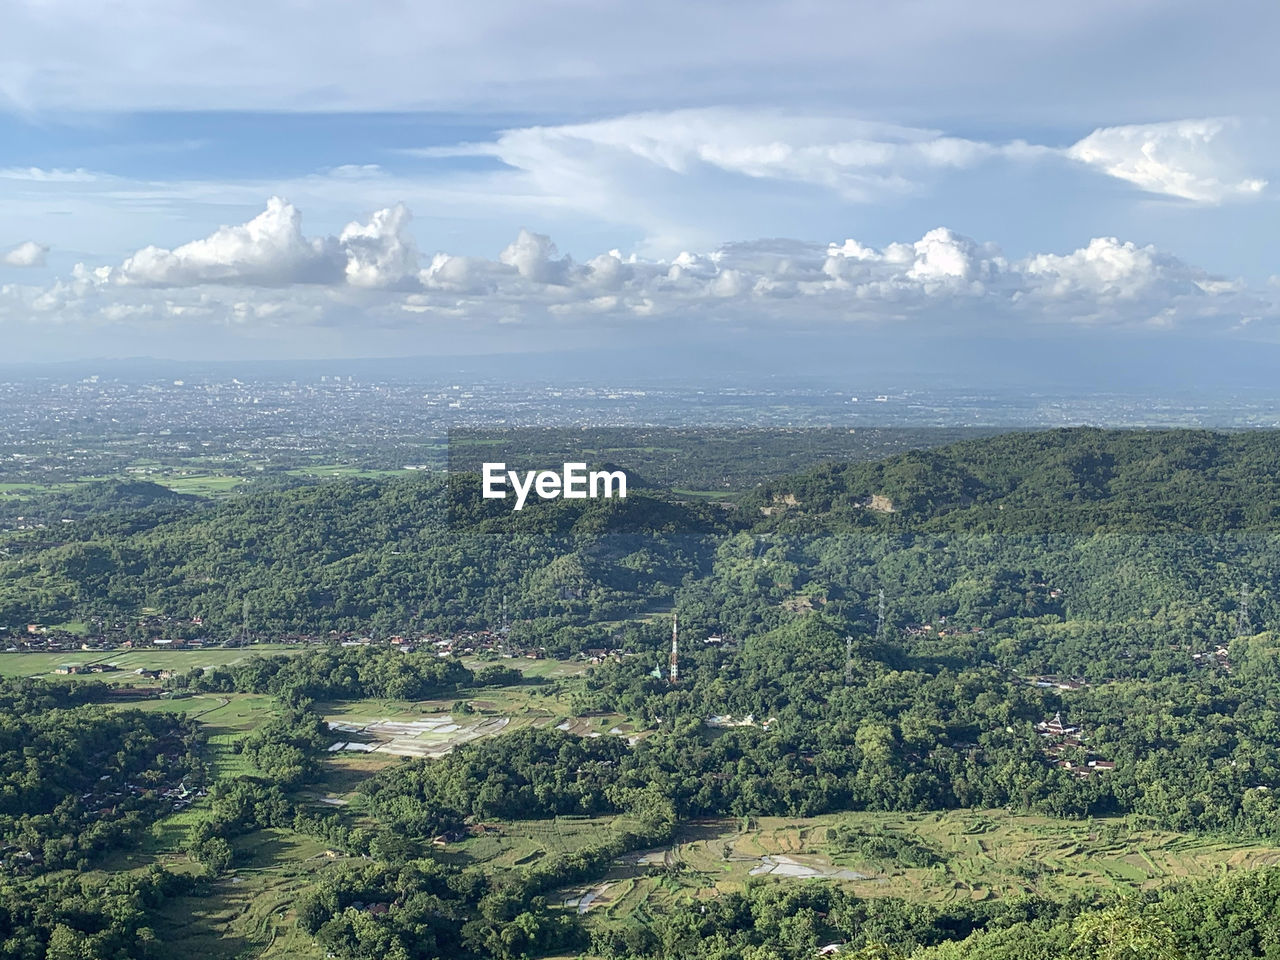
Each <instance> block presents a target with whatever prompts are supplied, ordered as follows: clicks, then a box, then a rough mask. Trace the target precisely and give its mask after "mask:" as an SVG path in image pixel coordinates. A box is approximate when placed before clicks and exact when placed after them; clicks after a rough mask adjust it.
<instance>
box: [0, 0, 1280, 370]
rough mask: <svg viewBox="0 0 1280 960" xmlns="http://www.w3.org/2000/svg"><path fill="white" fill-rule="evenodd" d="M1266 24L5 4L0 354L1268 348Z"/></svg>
mask: <svg viewBox="0 0 1280 960" xmlns="http://www.w3.org/2000/svg"><path fill="white" fill-rule="evenodd" d="M1277 27H1280V8H1277V7H1276V5H1275V4H1273V3H1263V2H1226V3H1219V4H1215V5H1205V4H1202V3H1190V2H1168V0H1162V2H1154V0H1134V2H1130V3H1126V4H1114V3H1100V2H1093V0H1086V2H1079V3H1075V4H1069V5H1046V4H1027V3H1025V2H1019V3H1014V2H1003V0H1001V2H995V0H976V2H971V3H967V4H957V3H952V2H941V0H931V2H925V0H908V2H903V3H897V4H876V5H873V4H867V3H849V2H843V3H836V2H819V0H799V2H792V3H764V2H741V0H740V2H736V3H732V4H730V3H680V4H676V3H667V2H655V3H652V4H644V5H637V4H631V5H626V4H621V3H607V2H585V0H582V2H547V3H542V4H527V3H507V2H491V3H479V4H471V5H459V4H434V3H419V4H408V3H400V2H397V3H391V2H372V3H367V4H363V5H360V6H359V7H355V6H352V5H350V4H347V3H337V2H312V3H307V4H300V3H282V2H258V3H253V4H247V3H227V4H219V5H213V4H205V3H196V2H188V0H171V2H168V3H158V2H140V0H123V2H120V3H116V4H112V5H88V4H84V3H82V2H75V3H73V2H69V0H40V2H36V0H16V2H15V3H13V4H10V7H9V10H8V11H7V12H6V27H5V31H4V34H3V35H2V36H0V343H3V344H4V345H5V347H6V349H5V352H6V353H7V354H8V356H9V357H12V358H14V359H31V360H46V359H48V360H53V359H66V358H72V357H96V356H125V355H138V354H151V355H160V356H175V357H207V356H226V357H236V356H259V355H264V354H265V355H275V356H281V357H289V356H327V355H333V356H343V355H350V356H357V355H361V356H367V355H380V354H394V355H405V354H415V353H422V354H450V353H468V352H486V351H521V350H530V349H539V350H546V349H555V348H557V347H559V346H564V347H568V346H571V345H579V344H582V343H584V342H589V343H593V344H597V343H598V344H602V345H608V344H610V343H615V344H619V345H624V344H626V343H629V342H633V341H637V340H644V339H646V338H652V337H653V336H664V337H679V336H681V335H682V334H688V335H689V336H690V337H692V338H695V339H696V340H697V342H699V343H702V342H705V341H706V340H707V338H708V337H710V338H711V339H712V340H714V339H715V337H716V336H719V335H720V332H721V331H724V332H725V334H726V335H732V336H735V337H740V338H745V339H755V340H758V341H760V342H768V340H769V339H770V338H773V337H776V336H778V335H779V334H780V333H781V334H784V335H799V334H803V335H805V336H812V337H815V338H817V342H822V341H824V340H825V341H827V342H831V343H841V344H844V345H846V346H847V345H848V343H849V342H850V341H851V340H856V339H858V338H865V337H877V338H882V339H888V340H892V339H893V338H900V339H901V340H902V341H903V342H909V341H911V340H912V339H919V338H934V339H937V338H948V337H950V338H966V339H974V338H979V339H980V338H982V337H984V336H990V337H993V338H995V337H998V338H1000V339H1001V341H1002V342H1006V341H1007V340H1008V338H1009V337H1011V336H1013V337H1016V336H1018V335H1020V332H1022V331H1025V332H1026V335H1028V336H1040V335H1044V334H1045V332H1046V331H1049V332H1051V333H1052V334H1053V335H1055V336H1060V337H1070V338H1086V339H1087V338H1097V339H1098V342H1099V344H1100V345H1102V347H1100V348H1103V347H1105V344H1106V342H1107V340H1106V338H1107V337H1108V336H1109V333H1108V332H1109V331H1115V330H1123V331H1125V338H1126V342H1132V334H1134V333H1135V332H1139V333H1141V332H1143V331H1148V332H1149V334H1150V336H1152V337H1159V338H1164V340H1165V341H1168V340H1169V339H1170V338H1177V337H1180V336H1185V337H1186V338H1187V342H1188V343H1191V342H1193V341H1195V340H1198V339H1200V338H1204V337H1211V338H1223V339H1226V340H1230V339H1236V340H1240V341H1241V342H1258V343H1273V342H1274V341H1275V340H1276V339H1277V336H1276V334H1277V330H1278V329H1280V328H1278V327H1277V321H1278V320H1280V309H1278V308H1277V303H1278V302H1280V279H1277V275H1278V274H1280V265H1277V262H1276V255H1275V242H1274V238H1275V224H1276V222H1277V217H1276V214H1277V206H1276V195H1277V194H1276V191H1277V189H1280V171H1277V169H1276V167H1277V165H1278V162H1277V160H1276V151H1275V145H1276V128H1275V123H1276V117H1275V115H1274V114H1275V111H1276V108H1275V103H1277V102H1280V97H1278V96H1277V94H1280V90H1277V86H1280V82H1278V81H1277V79H1276V76H1275V72H1274V70H1273V69H1271V68H1270V67H1269V64H1270V61H1271V57H1272V47H1273V45H1274V39H1275V38H1276V36H1277V35H1278V33H1280V31H1278V30H1277ZM690 342H693V340H691V341H690ZM700 349H701V348H700Z"/></svg>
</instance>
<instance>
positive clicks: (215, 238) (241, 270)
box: [110, 197, 343, 287]
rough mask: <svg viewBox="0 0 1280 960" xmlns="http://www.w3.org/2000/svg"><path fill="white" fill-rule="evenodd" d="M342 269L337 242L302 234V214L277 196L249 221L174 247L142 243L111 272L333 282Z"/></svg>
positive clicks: (186, 279)
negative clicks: (167, 248) (307, 236)
mask: <svg viewBox="0 0 1280 960" xmlns="http://www.w3.org/2000/svg"><path fill="white" fill-rule="evenodd" d="M342 273H343V264H342V261H341V258H340V256H339V250H338V248H337V245H336V244H334V243H333V242H332V241H327V240H324V239H315V240H308V239H307V238H306V237H304V236H303V235H302V214H301V213H300V212H299V211H298V209H297V208H296V207H294V206H293V205H292V204H290V203H288V202H286V201H285V200H282V199H281V198H279V197H272V198H271V199H270V200H268V201H267V209H266V210H264V211H263V212H262V213H260V214H258V216H256V217H254V218H253V219H252V220H250V221H249V222H248V223H245V224H241V225H239V226H233V227H228V226H222V227H219V228H218V229H217V230H215V231H214V232H213V233H212V234H211V235H210V236H208V237H206V238H204V239H203V240H193V241H192V242H190V243H185V244H183V245H182V246H180V247H175V248H174V249H172V250H165V249H163V248H161V247H154V246H152V247H144V248H143V249H141V250H139V251H138V252H137V253H135V254H134V255H133V256H131V257H129V258H128V259H127V260H125V261H124V263H123V264H121V265H120V268H119V270H117V271H113V272H112V273H111V275H110V276H111V279H112V280H114V281H115V282H117V283H123V284H141V285H144V286H179V287H180V286H194V285H197V284H204V283H228V284H232V283H241V284H250V285H261V286H279V285H282V284H289V283H325V282H332V281H333V280H334V279H335V277H338V276H341V275H342Z"/></svg>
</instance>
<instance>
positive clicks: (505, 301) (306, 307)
mask: <svg viewBox="0 0 1280 960" xmlns="http://www.w3.org/2000/svg"><path fill="white" fill-rule="evenodd" d="M410 219H411V218H410V214H409V211H408V209H407V208H405V207H404V206H403V205H396V206H392V207H390V208H387V209H384V210H382V211H379V212H378V213H376V214H374V215H373V216H372V217H371V218H370V220H369V221H368V222H366V223H359V222H356V223H351V224H349V225H348V226H347V227H346V228H345V229H344V230H343V231H342V232H341V233H340V235H339V236H337V237H321V238H308V237H307V236H305V235H304V234H303V232H302V228H301V214H300V213H299V211H298V210H297V209H296V208H294V207H293V206H291V205H290V204H288V203H286V202H284V201H282V200H278V199H273V200H272V201H270V202H269V203H268V205H267V209H266V211H265V212H264V213H262V214H261V215H259V216H258V217H255V218H253V219H252V220H250V221H249V222H248V223H245V224H243V225H240V226H233V227H221V228H219V229H218V230H216V231H215V232H214V233H213V234H212V235H210V236H209V237H207V238H205V239H203V240H197V241H193V242H191V243H187V244H183V245H180V246H178V247H175V248H174V249H172V250H163V249H160V248H155V247H149V248H145V249H144V250H141V251H139V252H138V253H137V254H134V255H133V256H132V257H129V258H128V259H126V260H125V261H124V263H123V264H121V265H120V266H118V267H111V266H102V267H96V268H90V267H85V266H78V267H77V268H76V269H75V271H73V273H72V275H71V276H69V277H64V278H62V279H60V280H58V281H56V282H55V283H54V284H52V285H51V286H48V287H43V288H39V287H33V288H21V287H16V286H12V285H11V286H9V287H6V288H5V290H4V292H3V294H0V317H3V318H7V319H8V320H10V321H14V320H38V321H40V322H56V323H61V324H90V325H92V324H101V323H114V324H124V323H129V324H134V325H141V326H146V325H152V326H156V325H166V324H167V325H174V324H181V325H192V324H203V325H223V326H225V327H227V328H228V329H247V328H250V327H253V326H254V325H258V326H268V327H271V328H279V329H284V328H290V327H299V326H307V327H316V326H323V327H326V328H342V327H346V328H352V327H360V328H368V329H370V330H374V329H385V328H394V327H402V326H403V325H404V324H406V323H416V322H439V323H450V324H455V325H456V324H465V325H466V326H467V328H468V329H470V330H474V329H476V328H477V325H479V326H481V327H482V326H484V325H485V324H499V325H503V324H511V323H517V324H521V325H524V326H525V327H528V326H529V325H537V324H540V323H546V324H552V325H556V326H561V327H562V326H564V325H566V324H569V325H572V324H573V323H574V322H575V320H574V318H575V317H580V318H582V319H583V322H588V319H589V322H591V323H592V324H594V325H599V324H600V323H602V322H609V321H613V322H618V323H625V324H628V325H633V324H634V323H636V322H639V321H643V322H652V323H659V322H662V318H664V317H665V318H668V322H673V323H679V324H681V325H691V324H697V323H700V322H705V321H715V322H721V321H733V322H735V323H747V324H757V325H758V324H765V325H768V326H770V327H782V328H784V329H785V328H787V327H790V326H796V325H800V326H804V325H811V324H815V323H821V324H828V325H829V324H835V325H838V326H852V327H856V326H857V325H859V324H884V323H902V322H906V321H909V320H911V319H912V318H918V319H919V320H920V322H944V323H946V324H947V325H948V326H952V327H954V326H955V325H957V324H962V323H974V324H979V325H981V324H991V323H999V324H1006V325H1007V324H1015V325H1017V324H1025V325H1037V324H1072V323H1087V324H1095V325H1096V324H1114V325H1152V324H1156V323H1158V324H1161V325H1166V326H1167V325H1172V326H1178V325H1187V324H1192V323H1196V324H1199V323H1209V324H1218V325H1219V326H1222V325H1224V324H1229V325H1230V326H1235V325H1238V324H1239V321H1240V318H1241V317H1242V316H1250V317H1277V316H1280V311H1277V308H1276V304H1275V299H1276V298H1275V296H1274V295H1273V294H1267V293H1265V292H1264V293H1262V294H1259V293H1255V292H1251V291H1250V290H1248V289H1246V288H1244V287H1243V286H1242V285H1241V284H1240V283H1239V282H1237V281H1233V280H1231V279H1229V278H1222V277H1214V276H1211V275H1209V274H1207V273H1206V272H1205V271H1203V270H1200V269H1198V268H1196V267H1193V266H1191V265H1188V264H1187V263H1185V262H1183V261H1181V260H1179V259H1178V258H1176V257H1173V256H1171V255H1168V254H1166V253H1163V252H1161V251H1158V250H1156V249H1155V248H1153V247H1150V246H1146V247H1141V246H1137V245H1135V244H1133V243H1125V242H1121V241H1120V240H1117V239H1115V238H1110V237H1103V238H1097V239H1094V240H1092V241H1090V242H1089V243H1088V244H1087V245H1085V246H1083V247H1081V248H1079V249H1076V250H1073V251H1070V252H1067V253H1062V254H1059V253H1042V254H1035V255H1032V256H1030V257H1026V258H1022V259H1017V260H1010V259H1008V258H1006V257H1005V256H1004V255H1003V254H1002V253H1001V251H1000V250H999V248H998V247H996V246H995V245H994V244H990V243H981V242H978V241H976V240H973V239H971V238H969V237H966V236H963V235H961V234H959V233H956V232H955V231H952V230H949V229H947V228H942V227H939V228H937V229H934V230H930V231H928V232H927V233H926V234H925V235H924V236H923V237H921V238H920V239H919V240H916V241H913V242H894V243H889V244H886V245H885V246H883V247H875V246H872V245H868V244H864V243H861V242H859V241H857V240H855V239H852V238H850V239H846V240H843V241H840V242H831V243H817V242H806V241H794V240H759V241H752V242H740V243H733V244H727V245H724V246H722V247H720V248H718V249H715V250H713V251H711V252H709V253H701V254H700V253H694V252H688V251H686V252H684V253H681V254H680V255H678V256H676V257H672V258H669V259H665V258H641V257H637V256H635V255H630V256H625V257H624V256H623V254H622V253H621V252H619V251H617V250H611V251H609V252H608V253H604V254H601V255H599V256H596V257H592V258H590V259H588V260H587V261H586V262H585V263H577V262H575V261H574V260H572V259H571V258H569V257H567V256H561V255H560V254H559V252H558V251H557V249H556V246H555V244H554V243H553V242H552V241H551V239H550V238H549V237H547V236H545V235H542V234H538V233H534V232H531V231H528V230H522V231H520V233H519V235H518V236H517V237H516V239H515V240H514V241H513V242H512V243H511V244H509V245H508V246H506V247H505V248H504V249H503V250H501V251H500V252H499V253H498V254H497V256H496V257H495V258H493V259H489V258H486V257H473V256H459V255H454V254H449V253H444V252H440V253H436V254H434V255H433V256H432V258H431V260H430V262H429V263H427V264H426V265H425V266H423V265H422V264H421V263H420V260H419V256H418V252H417V244H416V243H415V241H414V238H413V237H412V235H411V233H410V232H409V224H410ZM415 317H416V318H418V319H417V320H414V319H412V318H415Z"/></svg>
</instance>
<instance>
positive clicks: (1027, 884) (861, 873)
mask: <svg viewBox="0 0 1280 960" xmlns="http://www.w3.org/2000/svg"><path fill="white" fill-rule="evenodd" d="M841 826H844V827H847V828H849V829H850V830H852V831H855V832H856V833H858V834H870V835H878V836H889V837H898V838H905V839H907V840H908V841H910V842H911V843H912V844H913V845H916V846H918V847H920V848H925V849H928V850H930V851H933V853H934V854H936V856H937V859H938V862H937V863H935V864H934V865H933V866H930V867H916V866H907V865H904V864H902V863H898V862H894V861H893V860H889V859H867V858H865V857H860V856H858V855H857V854H848V853H843V852H841V849H842V847H841V845H840V844H838V843H836V842H833V840H832V839H830V837H829V834H828V831H832V832H834V831H836V830H837V829H838V828H840V827H841ZM506 829H509V830H510V839H509V840H506V841H505V843H504V841H500V840H497V839H495V838H491V837H483V838H477V839H474V840H468V841H466V842H465V843H463V844H461V845H460V846H461V847H462V851H460V853H461V852H465V851H466V850H467V849H468V845H469V844H474V849H475V852H476V854H477V855H478V856H482V858H483V859H488V860H490V861H491V862H493V863H495V864H504V863H506V862H509V861H510V859H511V857H513V856H520V855H523V856H529V853H527V852H524V851H527V850H528V849H529V847H530V845H531V844H532V845H534V846H536V845H537V841H538V836H537V835H536V834H535V835H531V836H526V835H525V834H524V833H523V832H522V830H521V827H520V826H518V825H510V827H509V828H506ZM580 829H582V828H580ZM495 844H496V847H495ZM498 849H501V850H502V852H497V851H498ZM1276 864H1280V847H1275V846H1269V845H1266V844H1261V843H1246V842H1224V841H1217V840H1213V839H1210V838H1203V837H1199V838H1197V837H1188V836H1184V835H1180V834H1176V833H1170V832H1164V831H1158V830H1149V829H1142V828H1140V827H1139V826H1136V825H1132V824H1129V823H1127V822H1125V821H1123V820H1105V819H1104V820H1094V821H1082V822H1074V821H1065V820H1053V819H1049V818H1044V817H1033V816H1024V815H1016V814H1011V813H1007V812H1005V811H1003V810H984V811H976V812H969V811H949V812H945V813H930V814H920V815H904V814H878V813H858V814H841V815H832V816H825V817H816V818H806V819H783V818H761V819H759V820H756V819H752V820H750V821H749V822H747V823H743V822H741V821H713V822H705V823H699V824H693V825H691V826H690V827H689V828H687V829H686V831H685V832H684V834H683V835H682V836H681V837H680V838H679V840H678V842H677V843H675V844H673V845H672V846H670V847H667V848H662V849H657V850H649V851H640V852H637V853H633V854H628V855H627V856H626V857H624V858H622V859H621V860H619V861H616V862H615V864H614V868H613V870H612V871H611V872H610V873H609V875H608V877H607V878H606V879H605V880H604V881H603V882H601V883H598V884H595V885H593V886H590V887H574V888H570V889H566V890H564V891H561V894H560V896H561V900H562V902H563V903H565V904H571V905H573V906H574V907H576V908H578V909H580V910H582V911H583V912H589V913H590V915H591V916H592V917H593V918H595V921H596V922H601V923H607V922H609V921H610V920H621V919H625V918H629V917H633V916H637V917H644V916H646V915H652V914H653V913H655V912H661V911H662V910H663V909H665V908H666V907H668V906H670V905H672V904H673V903H677V902H682V901H687V900H692V899H699V898H707V897H716V896H719V895H721V894H723V893H727V892H731V891H735V890H742V889H743V888H744V887H745V886H746V884H747V883H748V882H752V881H753V880H755V881H757V882H775V883H804V882H812V881H814V880H825V881H829V882H835V883H840V884H841V885H844V886H847V887H848V888H850V889H851V890H852V891H853V892H854V893H856V894H858V895H859V896H864V897H889V896H892V897H901V898H904V899H907V900H911V901H914V902H925V903H946V902H954V901H960V900H970V901H980V900H987V899H992V898H999V897H1009V896H1016V895H1019V894H1028V893H1035V894H1042V895H1045V896H1050V897H1055V898H1061V897H1063V896H1067V895H1070V894H1073V893H1080V894H1092V895H1096V894H1100V893H1104V892H1107V891H1112V890H1115V891H1120V890H1134V889H1147V888H1151V887H1156V886H1159V885H1161V884H1165V883H1170V882H1173V881H1177V880H1181V879H1187V878H1202V877H1210V876H1215V875H1220V874H1222V873H1225V872H1229V871H1233V870H1243V869H1251V868H1256V867H1262V866H1269V865H1276ZM584 898H586V904H585V906H584Z"/></svg>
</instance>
